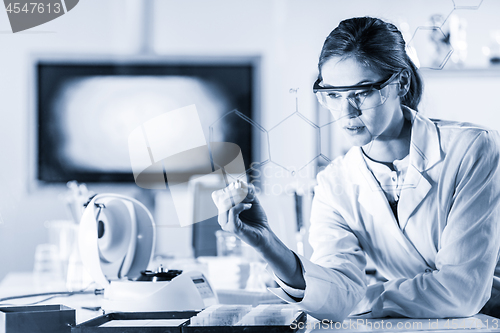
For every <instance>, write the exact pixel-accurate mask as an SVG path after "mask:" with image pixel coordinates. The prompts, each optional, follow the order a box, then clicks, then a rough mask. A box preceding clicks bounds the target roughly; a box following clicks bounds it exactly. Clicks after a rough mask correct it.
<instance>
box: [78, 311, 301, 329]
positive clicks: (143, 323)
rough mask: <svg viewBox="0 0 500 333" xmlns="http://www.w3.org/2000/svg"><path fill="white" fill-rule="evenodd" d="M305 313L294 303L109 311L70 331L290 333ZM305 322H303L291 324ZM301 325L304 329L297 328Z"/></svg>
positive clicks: (296, 327)
mask: <svg viewBox="0 0 500 333" xmlns="http://www.w3.org/2000/svg"><path fill="white" fill-rule="evenodd" d="M306 318H307V315H306V314H305V313H304V312H302V311H299V310H298V309H297V308H296V307H294V306H293V305H288V304H272V305H259V306H257V307H255V308H253V307H252V306H250V305H213V306H211V307H208V308H207V309H205V310H203V311H201V312H197V311H182V312H136V313H125V312H123V313H109V314H107V315H104V316H100V317H97V318H94V319H92V320H89V321H87V322H84V323H82V324H80V325H77V326H74V327H72V329H71V332H72V333H94V332H102V333H118V332H127V333H135V332H141V333H243V332H245V333H261V332H269V331H270V329H272V332H275V333H293V332H302V331H304V330H305V327H306V325H305V322H306ZM294 323H295V324H298V323H304V325H292V324H294ZM298 327H303V329H298Z"/></svg>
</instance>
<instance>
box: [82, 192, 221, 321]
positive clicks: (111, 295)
mask: <svg viewBox="0 0 500 333" xmlns="http://www.w3.org/2000/svg"><path fill="white" fill-rule="evenodd" d="M154 243H155V223H154V220H153V217H152V216H151V214H150V212H149V211H148V209H147V208H146V207H145V206H144V205H143V204H142V203H140V202H139V201H137V200H135V199H133V198H130V197H126V196H123V195H118V194H98V195H96V196H94V197H92V198H91V200H89V202H88V204H87V207H86V208H85V210H84V213H83V215H82V219H81V222H80V230H79V248H80V254H81V257H82V262H83V265H84V267H85V268H86V270H87V271H88V272H89V274H90V275H91V276H92V278H93V279H94V281H95V282H96V283H98V284H99V285H100V286H102V287H103V288H104V299H103V300H102V304H101V307H102V308H103V310H104V311H105V312H106V313H109V312H112V311H120V312H153V311H185V310H201V309H204V308H206V307H207V306H209V305H212V304H216V303H217V298H216V295H215V293H214V292H213V290H212V287H211V286H210V284H209V283H208V281H207V279H206V278H205V276H204V275H203V274H202V273H200V272H197V271H192V272H182V271H179V270H168V271H165V270H163V269H161V268H160V269H158V270H157V271H156V272H152V271H147V270H146V269H147V267H148V265H149V262H150V260H151V258H152V255H153V250H154Z"/></svg>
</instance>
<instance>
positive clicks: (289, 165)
mask: <svg viewBox="0 0 500 333" xmlns="http://www.w3.org/2000/svg"><path fill="white" fill-rule="evenodd" d="M268 132H269V143H270V145H269V146H270V157H271V161H272V162H273V163H275V164H277V165H279V166H281V167H283V168H284V169H286V170H288V171H289V172H291V173H292V175H294V174H295V172H297V171H300V170H301V169H303V168H304V167H305V166H306V165H308V164H309V163H311V162H312V161H313V160H314V159H315V158H316V157H318V156H319V153H318V152H317V149H314V148H315V147H314V145H316V143H317V142H319V128H318V126H316V125H315V124H314V123H312V122H311V121H310V120H308V119H307V118H306V117H304V116H303V115H302V114H300V113H298V112H295V113H293V114H292V115H290V116H289V117H287V118H286V119H285V120H283V121H282V122H280V123H279V124H278V125H276V126H274V127H273V128H272V129H270V130H269V131H268ZM305 138H306V139H305ZM307 138H313V147H311V146H310V145H308V144H307V143H306V142H307ZM284 145H287V147H291V148H292V149H287V150H284V149H282V147H283V146H284ZM290 151H293V154H290V153H289V152H290Z"/></svg>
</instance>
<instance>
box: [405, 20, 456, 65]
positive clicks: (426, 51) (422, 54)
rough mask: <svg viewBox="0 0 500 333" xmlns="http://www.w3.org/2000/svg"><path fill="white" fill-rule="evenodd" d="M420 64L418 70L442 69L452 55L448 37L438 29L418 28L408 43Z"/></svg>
mask: <svg viewBox="0 0 500 333" xmlns="http://www.w3.org/2000/svg"><path fill="white" fill-rule="evenodd" d="M408 47H409V48H412V49H413V51H414V52H415V53H416V56H417V57H418V61H419V62H420V68H430V69H442V68H443V67H444V65H446V62H447V61H448V59H449V58H450V56H451V54H452V53H453V48H452V47H451V45H450V37H449V35H446V34H444V33H443V31H442V30H441V29H440V28H439V27H424V26H421V27H418V28H417V29H416V30H415V33H414V34H413V37H412V39H411V40H410V42H409V43H408Z"/></svg>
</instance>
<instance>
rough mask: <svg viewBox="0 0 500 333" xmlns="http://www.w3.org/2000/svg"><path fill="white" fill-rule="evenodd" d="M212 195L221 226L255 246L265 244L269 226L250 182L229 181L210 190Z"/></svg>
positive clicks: (268, 234)
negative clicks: (226, 185) (219, 188)
mask: <svg viewBox="0 0 500 333" xmlns="http://www.w3.org/2000/svg"><path fill="white" fill-rule="evenodd" d="M212 199H213V201H214V203H215V205H216V206H217V209H218V210H219V217H218V221H219V224H220V226H221V228H222V229H223V230H225V231H229V232H232V233H234V234H235V235H236V236H238V237H239V238H240V239H241V240H243V241H244V242H245V243H247V244H249V245H251V246H252V247H255V248H259V247H262V246H264V245H265V244H266V242H267V241H268V239H269V236H270V231H271V230H270V227H269V223H268V221H267V216H266V213H265V211H264V209H263V208H262V205H261V204H260V202H259V199H258V198H257V196H256V195H255V187H254V186H253V185H252V184H246V183H244V182H240V181H237V182H234V183H231V184H230V185H229V186H228V187H226V188H224V189H222V190H218V191H215V192H213V193H212Z"/></svg>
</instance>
